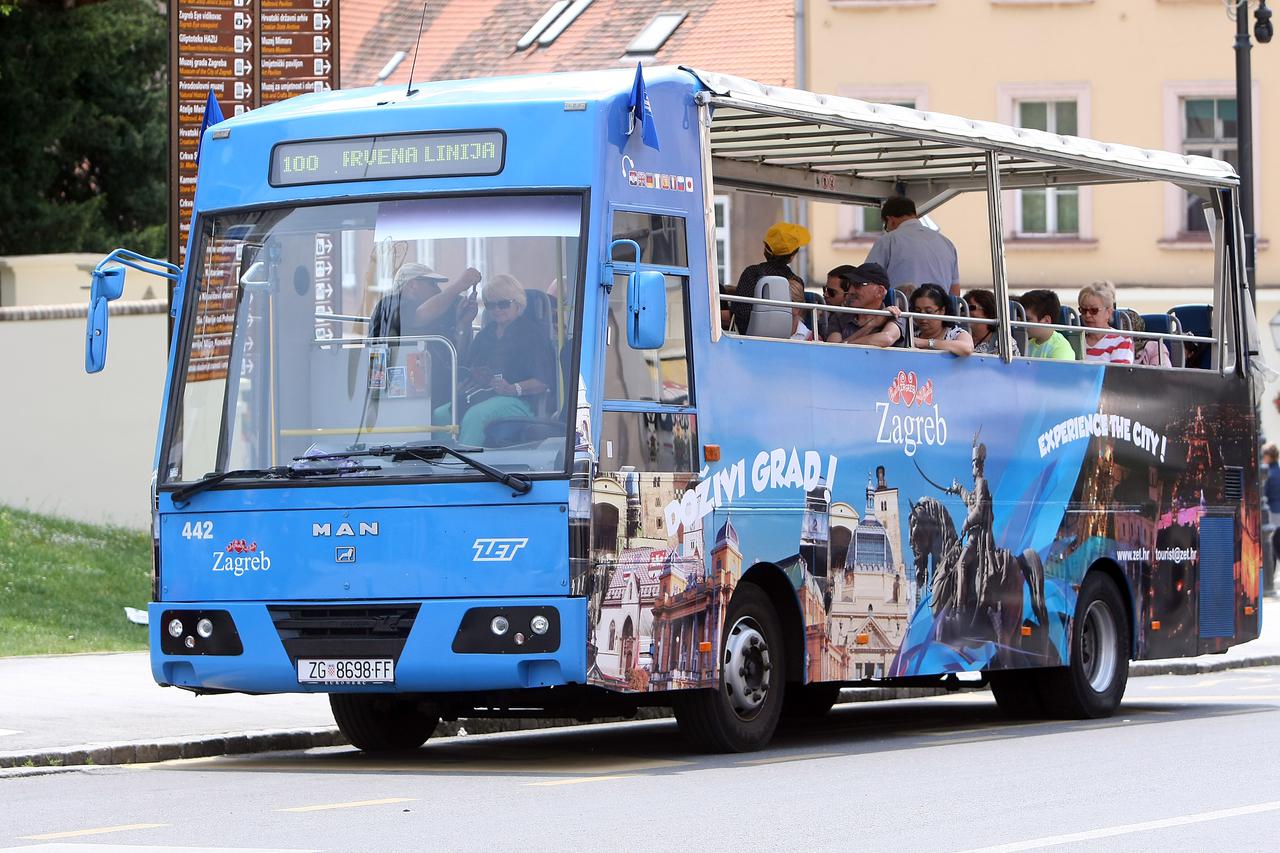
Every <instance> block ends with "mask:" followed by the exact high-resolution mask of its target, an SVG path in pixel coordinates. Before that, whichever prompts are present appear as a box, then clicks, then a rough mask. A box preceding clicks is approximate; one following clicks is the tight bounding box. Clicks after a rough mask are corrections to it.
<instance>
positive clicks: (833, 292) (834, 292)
mask: <svg viewBox="0 0 1280 853" xmlns="http://www.w3.org/2000/svg"><path fill="white" fill-rule="evenodd" d="M822 292H823V293H825V294H826V295H827V296H829V297H831V298H832V299H835V298H836V297H837V296H844V291H843V290H841V289H839V288H838V287H824V288H823V289H822Z"/></svg>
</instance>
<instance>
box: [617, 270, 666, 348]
mask: <svg viewBox="0 0 1280 853" xmlns="http://www.w3.org/2000/svg"><path fill="white" fill-rule="evenodd" d="M666 340H667V280H666V278H665V277H664V276H663V275H662V273H660V272H657V271H656V270H640V271H639V272H633V273H631V275H629V276H628V277H627V343H628V344H630V346H631V348H632V349H658V348H659V347H661V346H662V345H663V344H664V343H666Z"/></svg>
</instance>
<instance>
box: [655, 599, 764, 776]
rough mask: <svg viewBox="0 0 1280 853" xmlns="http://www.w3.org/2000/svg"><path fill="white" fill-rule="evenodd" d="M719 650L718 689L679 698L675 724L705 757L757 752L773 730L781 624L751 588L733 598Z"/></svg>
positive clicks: (687, 694)
mask: <svg viewBox="0 0 1280 853" xmlns="http://www.w3.org/2000/svg"><path fill="white" fill-rule="evenodd" d="M720 649H721V653H720V674H719V677H718V681H719V687H718V688H716V689H711V690H690V691H688V692H687V693H685V694H682V695H680V696H679V697H678V698H677V701H676V705H675V713H676V722H678V723H679V724H680V731H681V733H682V734H683V735H684V736H685V737H686V738H687V739H688V740H689V741H690V742H692V743H693V745H694V746H696V747H698V748H700V749H704V750H706V751H708V752H749V751H752V750H757V749H760V748H761V747H763V746H764V745H765V744H767V743H768V742H769V739H770V738H771V737H773V731H774V729H776V728H777V726H778V718H779V716H781V714H782V703H783V693H784V692H785V687H786V682H787V673H786V657H785V649H784V648H783V640H782V627H781V623H780V622H779V621H778V615H777V613H775V612H774V609H773V603H772V602H771V601H769V596H767V595H766V594H765V592H764V590H762V589H760V587H758V586H756V585H755V584H750V583H748V584H743V585H742V586H740V587H738V591H737V592H736V593H734V596H733V600H732V601H731V602H730V604H729V613H728V616H727V617H726V618H725V631H724V638H723V641H722V642H721V644H720Z"/></svg>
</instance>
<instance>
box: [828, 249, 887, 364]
mask: <svg viewBox="0 0 1280 853" xmlns="http://www.w3.org/2000/svg"><path fill="white" fill-rule="evenodd" d="M842 278H843V279H844V280H845V281H847V282H848V283H849V290H848V296H847V297H846V298H845V305H846V306H848V307H849V308H863V309H866V310H883V309H884V307H885V297H886V296H888V294H889V276H888V275H887V274H886V273H885V271H884V267H882V266H880V265H879V264H862V265H861V266H856V267H848V268H847V269H846V270H845V272H844V275H843V276H842ZM853 317H854V321H853V322H854V326H853V330H852V332H850V333H849V334H841V333H840V332H838V331H837V332H834V333H832V334H830V335H828V337H827V340H828V341H830V342H832V343H846V344H862V345H863V346H871V347H892V346H901V345H902V343H903V342H904V341H905V340H906V339H907V330H906V322H907V321H906V320H903V319H896V320H895V319H894V318H893V317H889V316H881V315H879V314H854V315H853Z"/></svg>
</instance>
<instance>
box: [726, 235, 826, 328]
mask: <svg viewBox="0 0 1280 853" xmlns="http://www.w3.org/2000/svg"><path fill="white" fill-rule="evenodd" d="M807 245H809V229H808V228H805V227H804V226H803V225H796V224H795V223H794V222H778V223H776V224H774V225H772V226H771V227H770V228H769V230H768V231H766V232H765V233H764V263H761V264H752V265H751V266H749V267H746V268H745V269H743V271H742V274H741V275H739V276H738V286H737V287H736V288H735V292H736V293H737V294H738V295H739V296H755V295H756V282H758V281H759V280H760V279H761V278H763V277H764V276H766V275H780V276H782V277H783V278H785V279H786V280H787V281H789V282H793V283H796V282H798V283H799V284H800V287H801V289H803V288H804V279H802V278H800V276H798V275H796V274H795V273H794V272H792V270H791V266H790V264H791V259H792V258H794V257H795V256H796V252H798V251H800V249H801V248H802V247H803V246H807ZM724 304H725V305H728V306H730V309H729V310H730V312H731V315H732V320H733V326H734V328H735V329H736V330H737V332H738V334H746V331H747V323H748V322H750V320H751V304H750V303H747V302H726V303H724ZM723 313H724V312H723V311H722V312H721V315H722V316H721V320H722V322H725V321H727V320H728V318H725V317H724V316H723Z"/></svg>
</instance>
